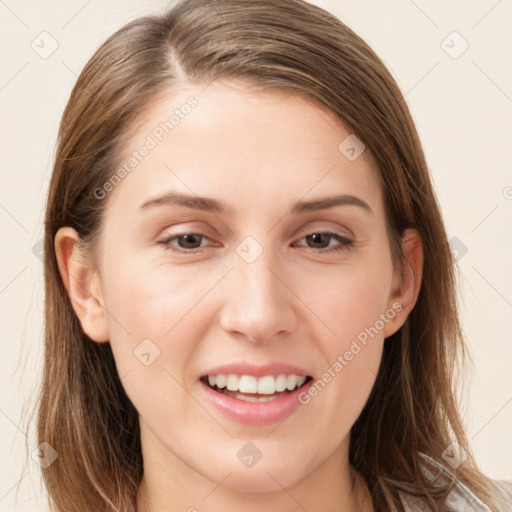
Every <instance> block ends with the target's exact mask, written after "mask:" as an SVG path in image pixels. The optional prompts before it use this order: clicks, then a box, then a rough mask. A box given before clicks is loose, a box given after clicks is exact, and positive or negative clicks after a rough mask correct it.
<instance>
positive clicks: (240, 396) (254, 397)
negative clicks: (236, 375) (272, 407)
mask: <svg viewBox="0 0 512 512" xmlns="http://www.w3.org/2000/svg"><path fill="white" fill-rule="evenodd" d="M199 380H200V381H201V382H202V383H203V384H205V385H206V386H208V387H209V388H210V389H213V391H216V392H217V393H220V394H222V395H226V396H229V397H231V398H235V399H237V400H243V401H246V402H269V401H271V400H276V399H277V398H280V397H282V396H286V395H289V394H290V393H294V392H295V391H297V390H298V389H300V388H302V387H304V386H306V385H307V384H309V382H311V381H312V380H313V377H311V376H308V377H306V378H305V379H304V380H303V379H301V381H297V382H295V385H293V384H294V383H293V382H292V383H291V385H289V387H292V389H289V387H287V389H284V390H283V391H277V390H276V389H275V387H274V390H273V392H272V387H270V389H266V390H264V392H262V393H254V392H252V393H249V392H242V391H240V390H239V389H231V390H230V389H228V388H227V386H226V384H225V382H222V384H221V385H222V387H219V386H217V384H214V383H213V382H214V381H215V379H212V377H210V378H209V377H208V375H203V376H202V377H201V378H200V379H199ZM281 387H282V386H281Z"/></svg>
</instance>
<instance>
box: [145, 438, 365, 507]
mask: <svg viewBox="0 0 512 512" xmlns="http://www.w3.org/2000/svg"><path fill="white" fill-rule="evenodd" d="M148 436H152V435H151V433H149V432H146V433H145V434H143V435H142V437H141V439H142V448H143V450H142V451H143V456H144V467H145V469H144V476H143V479H142V482H141V485H140V487H139V493H138V496H137V512H174V511H176V512H178V511H180V512H184V511H187V512H218V511H219V510H222V511H223V512H235V511H237V512H238V511H240V510H243V511H244V512H260V511H261V510H265V512H304V510H336V511H340V512H345V511H346V512H373V511H374V508H373V505H372V500H371V496H370V493H369V490H368V488H367V486H366V484H365V482H364V480H363V478H362V477H361V475H359V474H358V473H356V471H355V470H354V469H353V468H351V466H350V465H349V463H348V437H347V439H346V440H344V441H343V442H342V444H341V445H340V446H339V447H338V448H337V449H336V450H335V452H334V453H332V454H331V456H329V457H328V458H327V459H325V460H324V461H323V462H322V463H321V464H320V466H318V467H317V468H316V469H315V468H313V469H312V471H311V472H310V473H309V474H307V475H305V476H304V477H303V478H302V479H300V480H299V481H297V482H295V483H294V484H293V485H291V486H288V487H287V488H284V487H283V486H281V485H280V484H279V480H278V478H276V476H275V475H271V474H270V472H267V474H268V483H269V485H270V486H271V487H273V488H277V490H271V491H258V490H256V489H258V487H257V486H255V490H254V491H249V492H247V490H240V489H237V488H236V487H235V486H231V485H230V476H232V473H233V472H230V473H228V474H225V475H219V478H218V481H214V480H211V479H209V478H207V477H206V476H205V475H203V474H202V473H201V472H200V471H197V470H196V468H192V467H190V466H189V465H187V464H186V463H185V462H184V461H183V460H181V459H179V458H178V457H176V456H175V455H174V454H173V453H171V452H170V450H168V449H167V448H165V447H163V446H157V445H156V443H155V438H154V437H153V438H152V439H151V443H147V447H146V450H145V449H144V448H145V443H144V441H145V440H147V439H148ZM254 469H255V468H252V469H251V471H253V470H254ZM234 471H238V469H237V468H236V467H235V468H234Z"/></svg>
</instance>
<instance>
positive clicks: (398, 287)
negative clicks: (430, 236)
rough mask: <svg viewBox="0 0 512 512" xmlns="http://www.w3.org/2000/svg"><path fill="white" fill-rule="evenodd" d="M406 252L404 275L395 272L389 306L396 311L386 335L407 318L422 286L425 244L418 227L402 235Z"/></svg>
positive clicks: (389, 334)
mask: <svg viewBox="0 0 512 512" xmlns="http://www.w3.org/2000/svg"><path fill="white" fill-rule="evenodd" d="M402 247H403V254H404V259H405V263H404V276H403V279H402V280H400V278H399V276H398V275H397V274H396V273H395V275H394V279H393V291H392V294H391V296H390V298H389V302H388V308H392V309H393V310H394V311H396V314H395V316H394V318H393V320H392V321H390V322H388V323H387V324H386V326H385V328H384V337H385V338H387V337H389V336H391V335H392V334H394V333H395V332H396V331H398V329H400V327H402V325H403V324H404V323H405V321H406V320H407V317H408V316H409V313H410V312H411V311H412V309H413V308H414V306H415V304H416V301H417V300H418V295H419V293H420V288H421V277H422V274H423V244H422V240H421V237H420V235H419V233H418V231H417V230H416V229H407V230H405V232H404V234H403V235H402Z"/></svg>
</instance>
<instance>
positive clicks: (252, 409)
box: [199, 381, 313, 425]
mask: <svg viewBox="0 0 512 512" xmlns="http://www.w3.org/2000/svg"><path fill="white" fill-rule="evenodd" d="M312 382H313V381H311V382H308V383H306V384H305V385H304V386H302V387H300V388H299V389H295V390H294V391H292V392H291V393H287V394H286V395H283V396H281V397H279V398H276V399H274V400H270V401H269V402H245V401H243V400H238V399H236V398H231V397H230V396H227V395H223V394H222V393H218V392H217V391H214V390H213V389H212V388H210V387H209V386H208V385H206V384H205V383H204V382H201V381H199V384H200V385H201V388H202V389H203V390H204V392H205V394H206V396H207V397H208V399H209V400H210V401H211V403H212V405H213V407H215V408H216V409H217V410H218V411H220V412H221V413H222V414H223V415H224V416H226V417H227V418H229V419H230V420H233V421H236V422H238V423H243V424H246V425H268V424H270V423H275V422H278V421H281V420H283V419H285V418H286V417H287V416H289V415H290V414H291V413H292V412H293V411H294V410H295V409H297V408H298V407H299V405H303V404H302V403H301V402H300V401H299V395H300V394H302V393H304V392H307V390H308V388H309V386H310V385H311V383H312Z"/></svg>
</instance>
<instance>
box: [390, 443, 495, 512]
mask: <svg viewBox="0 0 512 512" xmlns="http://www.w3.org/2000/svg"><path fill="white" fill-rule="evenodd" d="M420 455H421V456H422V457H423V458H424V459H426V460H427V461H428V462H429V463H430V464H431V465H432V466H433V467H435V468H436V469H438V470H439V471H440V472H441V473H443V475H445V476H446V477H447V478H449V479H450V480H454V481H455V485H454V486H453V489H452V490H451V491H450V494H449V495H448V497H447V499H446V502H445V504H446V506H447V508H448V509H449V510H453V512H491V509H490V508H489V507H488V506H487V505H486V504H485V503H484V502H483V501H482V500H480V499H479V498H478V497H477V496H475V494H473V493H472V492H471V491H470V490H469V489H468V487H467V486H466V485H464V484H463V483H462V482H461V481H460V480H459V479H458V478H457V477H456V476H455V475H454V474H453V473H452V472H451V471H449V470H448V469H446V468H445V467H444V466H442V465H441V464H439V463H438V462H437V461H435V460H434V459H432V458H431V457H429V456H428V455H426V454H424V453H421V454H420ZM422 469H423V472H424V473H425V474H426V475H427V476H429V477H431V478H434V477H435V476H436V474H435V473H434V472H432V471H431V470H430V469H428V468H427V467H426V466H425V465H424V466H423V468H422ZM399 494H400V499H401V500H402V505H403V507H404V511H405V512H430V511H431V509H430V508H428V505H427V504H426V503H425V501H424V500H423V499H422V498H418V497H416V496H411V495H409V494H405V493H403V492H400V493H399Z"/></svg>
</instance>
